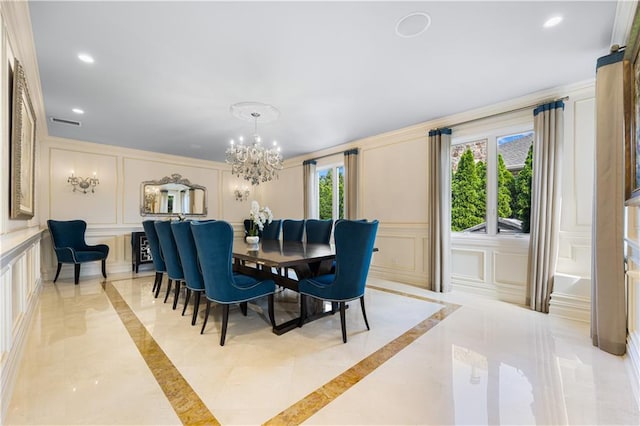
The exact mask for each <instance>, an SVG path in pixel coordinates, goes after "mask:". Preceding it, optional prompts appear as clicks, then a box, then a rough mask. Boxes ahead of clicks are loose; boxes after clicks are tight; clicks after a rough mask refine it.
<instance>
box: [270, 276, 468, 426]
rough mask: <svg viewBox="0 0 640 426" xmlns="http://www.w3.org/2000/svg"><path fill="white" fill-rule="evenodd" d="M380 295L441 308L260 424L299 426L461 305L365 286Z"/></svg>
mask: <svg viewBox="0 0 640 426" xmlns="http://www.w3.org/2000/svg"><path fill="white" fill-rule="evenodd" d="M367 287H368V288H372V289H375V290H379V291H384V292H387V293H393V294H397V295H400V296H405V297H411V298H414V299H420V300H424V301H427V302H432V303H437V304H439V305H443V306H444V307H443V308H442V309H440V310H439V311H438V312H436V313H434V314H433V315H431V316H430V317H429V318H427V319H425V320H424V321H422V322H420V323H418V324H417V325H416V326H415V327H413V328H412V329H410V330H408V331H406V332H405V333H404V334H402V335H400V336H399V337H397V338H395V339H393V340H392V341H391V342H389V343H387V344H386V345H384V346H382V347H381V348H380V349H378V350H377V351H375V352H374V353H372V354H371V355H369V356H368V357H366V358H364V359H363V360H362V361H360V362H359V363H357V364H356V365H354V366H353V367H351V368H349V369H348V370H346V371H345V372H344V373H342V374H340V375H339V376H337V377H335V378H334V379H332V380H331V381H329V382H327V383H326V384H325V385H323V386H322V387H320V388H318V389H316V390H315V391H313V392H311V393H310V394H308V395H307V396H305V397H304V398H302V399H301V400H300V401H298V402H296V403H295V404H293V405H292V406H291V407H289V408H287V409H286V410H284V411H282V412H280V413H279V414H278V415H276V416H275V417H273V418H272V419H270V420H268V421H266V422H265V423H263V424H264V425H292V424H300V423H302V422H303V421H305V420H307V419H308V418H309V417H311V416H313V415H314V414H315V413H317V412H318V411H320V410H321V409H322V408H323V407H325V406H326V405H328V404H329V403H330V402H332V401H333V400H335V399H336V398H338V397H339V396H340V395H342V394H343V393H345V392H346V391H347V390H349V388H351V387H352V386H353V385H355V384H356V383H358V382H359V381H360V380H362V379H364V378H365V377H366V376H368V375H369V374H371V373H372V372H373V371H374V370H375V369H377V368H378V367H380V366H381V365H382V364H384V363H385V362H387V361H388V360H389V359H390V358H391V357H393V356H394V355H396V354H397V353H398V352H400V351H401V350H403V349H404V348H406V347H407V346H409V345H410V344H411V343H413V342H414V341H415V340H416V339H418V338H419V337H421V336H423V335H424V334H425V333H426V332H427V331H429V330H431V329H432V328H433V327H435V326H436V325H438V324H439V323H440V322H441V321H442V320H444V319H445V318H447V317H448V316H449V315H451V314H452V313H453V312H455V311H456V310H457V309H458V308H459V307H460V305H455V304H453V303H447V302H441V301H438V300H434V299H429V298H428V297H423V296H417V295H414V294H409V293H404V292H401V291H396V290H391V289H386V288H383V287H376V286H367Z"/></svg>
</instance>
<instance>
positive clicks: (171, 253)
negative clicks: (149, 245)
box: [155, 220, 184, 309]
mask: <svg viewBox="0 0 640 426" xmlns="http://www.w3.org/2000/svg"><path fill="white" fill-rule="evenodd" d="M155 227H156V232H157V233H158V241H160V250H161V251H162V258H163V259H164V263H165V265H166V266H167V275H168V276H169V284H168V287H167V293H166V294H165V296H164V303H167V298H169V293H170V292H171V282H172V281H173V282H174V283H175V296H174V297H173V309H175V308H176V306H177V305H178V295H179V294H180V286H181V285H182V281H184V272H183V271H182V264H181V263H180V256H179V255H178V247H177V245H176V240H175V238H174V237H173V232H171V222H170V221H168V220H157V221H156V222H155Z"/></svg>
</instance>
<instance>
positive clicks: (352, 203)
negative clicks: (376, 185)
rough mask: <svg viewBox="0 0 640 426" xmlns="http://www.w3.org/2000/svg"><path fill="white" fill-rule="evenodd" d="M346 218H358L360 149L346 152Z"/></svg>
mask: <svg viewBox="0 0 640 426" xmlns="http://www.w3.org/2000/svg"><path fill="white" fill-rule="evenodd" d="M344 210H345V211H344V218H345V219H357V218H358V148H354V149H350V150H348V151H345V152H344Z"/></svg>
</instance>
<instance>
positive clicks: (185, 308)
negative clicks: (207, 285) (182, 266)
mask: <svg viewBox="0 0 640 426" xmlns="http://www.w3.org/2000/svg"><path fill="white" fill-rule="evenodd" d="M190 298H191V290H189V287H187V295H186V296H185V297H184V308H182V316H184V313H185V312H186V311H187V305H188V304H189V299H190Z"/></svg>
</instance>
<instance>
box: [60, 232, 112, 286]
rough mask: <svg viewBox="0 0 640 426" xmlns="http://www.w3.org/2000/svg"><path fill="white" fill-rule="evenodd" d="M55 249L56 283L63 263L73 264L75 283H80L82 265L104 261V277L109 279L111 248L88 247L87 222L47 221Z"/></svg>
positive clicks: (101, 245) (105, 246)
mask: <svg viewBox="0 0 640 426" xmlns="http://www.w3.org/2000/svg"><path fill="white" fill-rule="evenodd" d="M47 225H48V227H49V232H50V233H51V240H52V242H53V249H54V250H55V252H56V257H57V258H58V269H57V270H56V276H55V278H54V279H53V282H54V283H55V282H56V281H57V280H58V276H59V275H60V269H61V268H62V264H63V263H73V265H74V271H73V282H74V283H75V284H78V282H79V281H80V265H81V264H82V263H86V262H94V261H98V260H100V261H102V276H103V277H105V278H107V270H106V261H107V256H108V255H109V246H108V245H106V244H97V245H94V246H90V245H87V243H86V242H85V239H84V234H85V232H86V230H87V222H85V221H84V220H47Z"/></svg>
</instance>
